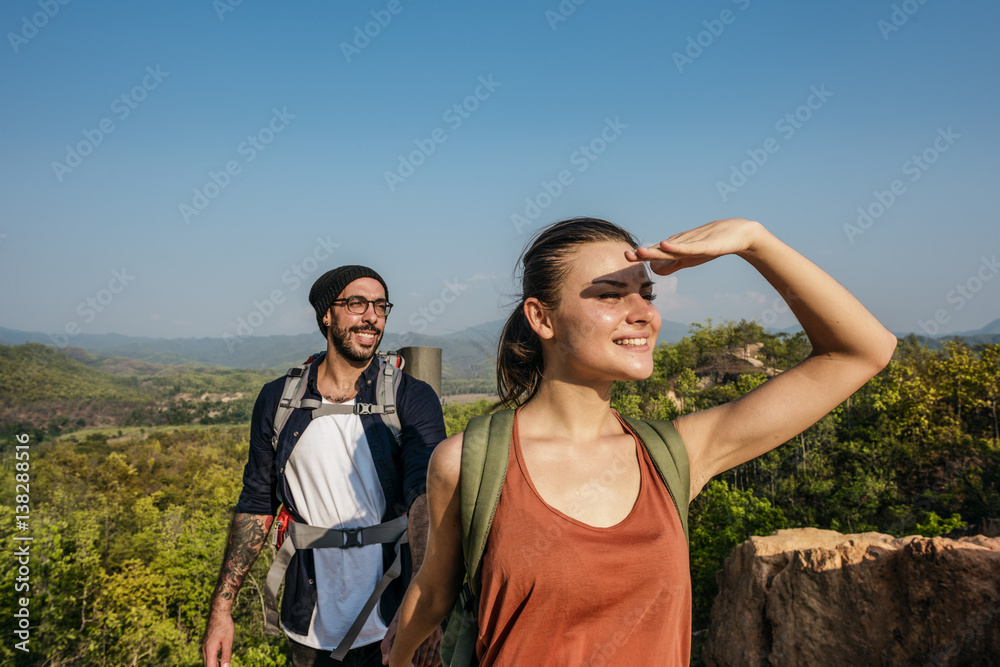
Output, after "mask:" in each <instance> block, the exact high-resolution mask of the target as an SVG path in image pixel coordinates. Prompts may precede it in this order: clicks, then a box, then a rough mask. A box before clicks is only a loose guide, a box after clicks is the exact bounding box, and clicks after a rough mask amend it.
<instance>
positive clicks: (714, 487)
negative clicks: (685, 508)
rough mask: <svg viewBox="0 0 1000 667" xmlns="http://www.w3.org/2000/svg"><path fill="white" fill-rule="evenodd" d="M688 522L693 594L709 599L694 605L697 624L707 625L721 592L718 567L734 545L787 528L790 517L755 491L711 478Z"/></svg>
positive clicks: (695, 501) (699, 597)
mask: <svg viewBox="0 0 1000 667" xmlns="http://www.w3.org/2000/svg"><path fill="white" fill-rule="evenodd" d="M688 525H689V529H688V530H689V533H690V540H691V582H692V587H693V594H694V595H693V596H694V598H695V599H696V600H698V601H704V602H708V603H709V604H707V605H706V604H700V605H697V606H696V607H695V619H694V621H695V624H696V626H702V627H703V626H707V625H708V614H709V611H710V609H711V600H713V599H714V598H715V596H716V594H718V592H719V589H718V586H717V585H716V583H715V571H716V570H718V569H720V568H721V565H722V562H723V561H724V560H725V559H726V557H727V556H728V555H729V554H730V553H731V552H732V550H733V547H735V546H736V545H737V544H739V543H741V542H743V541H745V540H747V539H748V538H749V537H750V536H751V535H770V534H771V533H773V532H774V531H776V530H780V529H782V528H787V527H788V520H787V519H786V518H785V516H784V514H783V513H782V512H781V510H780V509H778V508H776V507H774V506H772V505H771V503H770V502H768V501H767V500H764V499H763V498H759V497H757V496H755V495H754V494H753V493H752V492H750V491H740V490H739V489H736V488H734V487H732V486H730V485H729V484H727V483H726V482H724V481H720V480H712V481H710V482H709V483H708V485H707V486H706V487H705V489H704V490H703V491H702V492H701V493H700V494H699V495H698V497H697V498H695V499H694V502H692V503H691V508H690V517H689V519H688Z"/></svg>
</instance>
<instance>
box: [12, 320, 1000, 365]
mask: <svg viewBox="0 0 1000 667" xmlns="http://www.w3.org/2000/svg"><path fill="white" fill-rule="evenodd" d="M503 325H504V321H503V320H495V321H492V322H486V323H483V324H479V325H476V326H474V327H470V328H468V329H463V330H461V331H457V332H453V333H448V334H444V335H440V336H429V335H425V334H416V333H410V332H408V333H403V334H393V333H387V334H386V335H385V337H384V338H383V341H382V345H381V349H383V350H394V349H399V348H400V347H404V346H409V345H418V346H429V347H440V348H441V350H442V374H443V376H444V378H445V379H454V380H460V379H473V378H484V377H491V376H492V374H493V363H494V361H493V360H494V355H495V353H496V341H497V339H498V338H499V335H500V332H501V330H502V329H503ZM689 329H690V325H687V324H682V323H680V322H672V321H670V320H664V321H663V325H662V328H661V329H660V336H659V340H660V341H661V342H668V343H674V342H677V341H679V340H680V339H681V338H683V337H684V336H685V335H687V333H688V330H689ZM798 329H799V327H789V328H788V329H785V330H782V331H784V332H786V333H792V332H794V331H797V330H798ZM906 335H908V334H900V333H897V336H899V337H901V338H902V337H904V336H906ZM954 336H959V337H961V338H964V339H965V340H966V341H967V342H968V343H969V344H972V345H975V344H982V343H1000V319H996V320H994V321H992V322H990V323H989V324H987V325H986V326H984V327H983V328H981V329H978V330H975V331H966V332H962V333H958V334H949V335H945V336H938V337H935V338H932V337H928V336H924V335H921V334H917V337H918V338H919V339H920V340H921V341H922V342H924V343H925V344H927V345H929V346H931V347H934V348H937V347H940V346H941V343H942V342H943V341H944V340H948V339H950V338H952V337H954ZM23 343H43V344H47V345H56V346H57V347H67V346H69V347H77V348H82V349H84V350H87V351H88V352H92V353H95V354H98V355H101V356H103V357H125V358H129V359H139V360H141V361H146V362H150V363H156V364H186V365H192V364H194V365H199V364H200V365H206V366H220V367H224V368H246V369H258V370H268V371H278V372H283V371H284V370H285V369H287V368H288V367H290V366H294V365H296V364H299V363H301V362H302V361H303V360H304V359H305V358H306V357H308V356H309V355H310V354H312V353H313V352H316V351H319V350H321V349H323V347H324V345H323V340H322V338H321V337H320V336H319V335H318V332H314V333H308V334H299V335H295V336H287V335H286V336H248V337H246V338H235V337H230V338H150V337H141V336H125V335H122V334H87V333H80V334H77V335H75V336H73V337H72V338H69V337H66V336H62V337H59V336H53V335H50V334H46V333H41V332H37V331H18V330H15V329H8V328H5V327H0V344H2V345H21V344H23ZM67 344H68V345H67Z"/></svg>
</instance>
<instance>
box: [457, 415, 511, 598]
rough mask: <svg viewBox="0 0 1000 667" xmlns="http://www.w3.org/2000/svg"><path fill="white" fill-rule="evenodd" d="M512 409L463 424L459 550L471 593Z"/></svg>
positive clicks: (502, 468)
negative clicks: (462, 557) (460, 538)
mask: <svg viewBox="0 0 1000 667" xmlns="http://www.w3.org/2000/svg"><path fill="white" fill-rule="evenodd" d="M513 434H514V411H513V410H503V411H501V412H497V413H494V414H492V415H484V416H482V417H474V418H473V419H471V420H470V421H469V425H468V426H466V427H465V435H464V436H463V441H462V472H461V477H460V478H459V480H460V481H459V505H460V507H461V512H462V553H463V554H465V568H466V572H467V573H468V575H469V587H470V588H471V589H472V594H473V595H474V596H475V597H479V570H480V567H481V565H482V559H483V552H484V551H485V550H486V538H487V537H489V534H490V527H491V526H492V525H493V515H494V514H496V511H497V504H498V503H499V502H500V490H501V489H502V488H503V482H504V478H505V477H506V476H507V463H508V462H509V461H510V442H511V438H512V437H513Z"/></svg>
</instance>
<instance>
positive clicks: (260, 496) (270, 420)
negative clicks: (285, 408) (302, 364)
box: [236, 378, 284, 516]
mask: <svg viewBox="0 0 1000 667" xmlns="http://www.w3.org/2000/svg"><path fill="white" fill-rule="evenodd" d="M276 382H280V383H281V384H282V386H284V379H283V378H282V379H281V380H277V381H276ZM274 385H275V382H270V383H268V384H266V385H264V388H263V389H262V390H261V392H260V394H259V395H258V396H257V402H256V403H255V404H254V406H253V417H252V419H251V422H250V453H249V456H248V457H247V464H246V467H245V468H243V491H242V492H241V493H240V499H239V501H238V502H237V503H236V511H237V512H238V513H244V514H270V515H272V516H273V515H274V514H276V513H277V512H278V506H279V505H280V504H281V503H280V502H279V501H278V494H277V483H278V475H277V472H276V471H275V468H274V449H273V448H272V446H271V437H272V435H273V434H274V411H275V409H276V408H277V402H278V399H280V396H281V394H280V392H281V388H277V390H278V392H279V393H278V394H277V396H274V390H275V387H274Z"/></svg>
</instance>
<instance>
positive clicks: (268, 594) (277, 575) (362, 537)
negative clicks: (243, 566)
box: [264, 514, 407, 660]
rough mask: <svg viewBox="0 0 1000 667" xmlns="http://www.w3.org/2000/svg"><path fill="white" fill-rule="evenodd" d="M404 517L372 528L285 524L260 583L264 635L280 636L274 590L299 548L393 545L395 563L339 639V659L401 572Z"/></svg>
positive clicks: (279, 584) (404, 539) (405, 521)
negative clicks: (283, 535)
mask: <svg viewBox="0 0 1000 667" xmlns="http://www.w3.org/2000/svg"><path fill="white" fill-rule="evenodd" d="M406 524H407V518H406V515H405V514H404V515H402V516H399V517H396V518H395V519H393V520H392V521H386V522H385V523H380V524H378V525H375V526H368V527H366V528H319V527H317V526H309V525H307V524H304V523H301V522H298V521H293V522H291V523H289V524H288V532H287V533H285V540H284V542H282V544H281V548H280V549H278V553H277V554H276V555H275V557H274V562H272V563H271V569H270V570H268V572H267V581H266V583H265V584H264V632H265V633H267V634H269V635H278V634H281V632H280V630H279V628H278V602H277V599H278V588H279V587H280V586H281V582H282V581H283V580H284V578H285V571H286V570H287V569H288V564H289V562H291V560H292V556H294V555H295V552H296V551H297V550H299V549H350V548H352V547H363V546H366V545H369V544H391V543H393V542H395V544H396V560H394V561H393V563H392V565H391V566H390V567H389V569H388V570H386V572H385V574H383V575H382V579H380V580H379V582H378V585H377V586H376V587H375V591H374V592H373V593H372V594H371V595H370V596H369V598H368V601H367V602H365V605H364V607H363V608H362V609H361V612H360V613H359V614H358V617H357V618H356V619H355V620H354V623H353V624H352V625H351V628H350V630H348V632H347V634H346V635H345V636H344V638H343V639H342V640H341V642H340V644H339V645H338V646H337V649H336V650H335V651H334V653H333V656H334V657H335V658H336V659H337V660H342V659H343V657H344V655H345V654H346V653H347V651H349V650H350V648H351V645H352V644H353V643H354V640H355V639H357V636H358V634H359V633H360V632H361V628H362V627H363V626H364V624H365V621H367V620H368V617H369V616H370V615H371V613H372V609H374V608H375V605H376V604H377V603H378V601H379V598H381V597H382V593H383V592H385V589H386V587H388V586H389V584H390V583H391V582H392V580H393V579H396V578H398V577H399V575H400V573H401V572H402V569H403V564H402V558H401V556H400V546H401V545H403V544H406V543H407V534H406Z"/></svg>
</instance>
